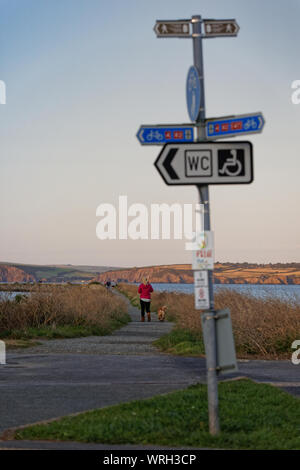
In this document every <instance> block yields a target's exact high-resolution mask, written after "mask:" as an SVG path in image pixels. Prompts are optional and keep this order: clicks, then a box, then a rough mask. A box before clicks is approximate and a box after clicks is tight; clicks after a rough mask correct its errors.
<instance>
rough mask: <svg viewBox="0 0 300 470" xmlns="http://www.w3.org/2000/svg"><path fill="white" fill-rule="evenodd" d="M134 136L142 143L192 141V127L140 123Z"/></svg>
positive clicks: (158, 143) (160, 143)
mask: <svg viewBox="0 0 300 470" xmlns="http://www.w3.org/2000/svg"><path fill="white" fill-rule="evenodd" d="M136 136H137V138H138V140H139V142H140V143H141V144H142V145H164V144H167V143H172V142H178V143H182V142H194V127H193V126H191V125H184V124H183V125H180V124H179V125H175V124H165V125H156V126H155V125H154V126H151V125H150V126H148V125H142V126H141V127H140V128H139V130H138V132H137V134H136Z"/></svg>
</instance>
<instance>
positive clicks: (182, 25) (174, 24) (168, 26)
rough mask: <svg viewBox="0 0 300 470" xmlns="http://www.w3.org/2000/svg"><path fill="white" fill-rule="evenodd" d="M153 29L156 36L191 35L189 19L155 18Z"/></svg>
mask: <svg viewBox="0 0 300 470" xmlns="http://www.w3.org/2000/svg"><path fill="white" fill-rule="evenodd" d="M153 29H154V31H155V33H156V36H157V37H158V38H174V37H179V38H180V37H181V38H182V37H186V38H188V37H191V35H190V20H175V21H174V20H157V21H156V23H155V26H154V28H153Z"/></svg>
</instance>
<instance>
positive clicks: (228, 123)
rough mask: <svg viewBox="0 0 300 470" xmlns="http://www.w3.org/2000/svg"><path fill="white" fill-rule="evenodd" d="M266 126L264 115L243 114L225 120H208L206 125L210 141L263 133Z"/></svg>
mask: <svg viewBox="0 0 300 470" xmlns="http://www.w3.org/2000/svg"><path fill="white" fill-rule="evenodd" d="M264 124H265V120H264V117H263V115H262V113H253V114H242V115H240V116H231V117H224V118H215V119H207V120H206V123H205V130H206V136H207V138H208V139H218V138H222V137H227V136H228V137H231V136H233V135H238V134H255V133H257V132H261V131H262V129H263V127H264Z"/></svg>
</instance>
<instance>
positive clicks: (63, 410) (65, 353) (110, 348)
mask: <svg viewBox="0 0 300 470" xmlns="http://www.w3.org/2000/svg"><path fill="white" fill-rule="evenodd" d="M128 308H129V313H130V315H131V318H132V322H131V323H129V324H128V325H126V326H124V327H123V328H121V329H120V330H118V331H115V332H114V333H113V334H112V335H110V336H102V337H100V336H95V337H87V338H76V339H64V340H51V341H43V343H42V345H39V346H36V347H33V348H29V349H26V352H24V349H22V350H21V349H20V350H14V352H12V353H9V354H8V355H7V364H6V365H5V366H4V365H0V392H1V400H0V416H1V419H0V433H2V432H3V431H5V430H7V429H8V428H12V427H16V426H21V425H25V424H30V423H34V422H37V421H42V420H47V419H51V418H55V417H60V416H64V415H67V414H71V413H77V412H81V411H85V410H89V409H94V408H101V407H105V406H109V405H114V404H117V403H122V402H127V401H130V400H137V399H143V398H148V397H152V396H154V395H157V394H162V393H168V392H172V391H174V390H179V389H183V388H185V387H187V386H188V385H190V384H194V383H200V382H201V383H204V382H205V359H204V358H194V357H179V356H171V355H167V354H163V353H161V352H159V351H158V350H157V349H156V348H155V347H154V346H153V345H152V344H151V343H152V342H153V341H154V340H155V339H157V338H159V337H160V336H162V335H164V334H166V333H168V332H169V331H170V330H171V329H172V327H173V325H172V323H169V322H164V323H162V322H159V321H158V320H157V317H156V315H155V314H154V315H153V321H152V322H149V323H148V322H145V323H141V322H140V315H139V312H138V309H136V308H135V307H132V306H131V305H130V304H129V302H128ZM241 375H242V376H247V377H250V378H253V379H254V380H257V381H260V382H265V383H273V384H275V385H278V386H279V387H282V388H284V389H286V390H287V391H289V392H290V393H293V394H295V395H297V396H299V397H300V366H295V365H293V364H292V363H291V362H290V361H239V373H238V374H235V375H231V376H224V378H230V377H238V376H241ZM24 445H25V444H24V443H18V442H17V443H15V442H4V441H2V442H1V441H0V449H1V448H8V447H13V446H17V447H14V448H21V447H22V446H23V447H24ZM74 445H75V446H76V444H72V443H66V444H61V445H59V444H54V443H52V444H50V443H48V444H45V445H44V447H41V446H43V444H42V443H40V444H39V446H38V448H54V447H53V446H56V447H55V448H74V447H72V446H74ZM32 446H33V448H37V444H36V443H33V444H32V443H31V444H30V443H27V448H30V447H32ZM47 446H48V447H47ZM62 446H65V447H62ZM68 446H69V447H68ZM78 446H79V447H78V448H82V444H81V445H79V444H78ZM80 446H81V447H80ZM99 448H101V447H99ZM102 448H107V449H108V448H114V446H111V447H108V446H105V447H102ZM115 448H121V447H120V446H117V447H115ZM122 448H124V449H125V448H137V447H126V446H125V447H122ZM152 448H153V447H152Z"/></svg>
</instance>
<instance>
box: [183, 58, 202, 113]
mask: <svg viewBox="0 0 300 470" xmlns="http://www.w3.org/2000/svg"><path fill="white" fill-rule="evenodd" d="M186 103H187V108H188V113H189V116H190V119H191V121H196V120H197V117H198V116H199V112H200V106H201V87H200V78H199V74H198V70H197V69H196V67H194V66H192V67H190V68H189V71H188V75H187V79H186Z"/></svg>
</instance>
